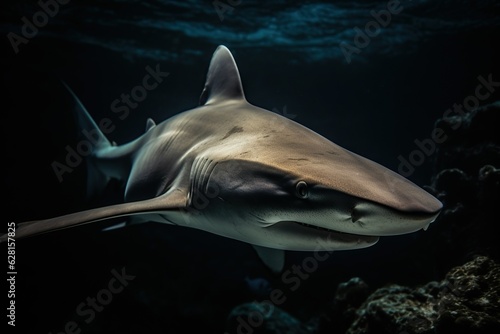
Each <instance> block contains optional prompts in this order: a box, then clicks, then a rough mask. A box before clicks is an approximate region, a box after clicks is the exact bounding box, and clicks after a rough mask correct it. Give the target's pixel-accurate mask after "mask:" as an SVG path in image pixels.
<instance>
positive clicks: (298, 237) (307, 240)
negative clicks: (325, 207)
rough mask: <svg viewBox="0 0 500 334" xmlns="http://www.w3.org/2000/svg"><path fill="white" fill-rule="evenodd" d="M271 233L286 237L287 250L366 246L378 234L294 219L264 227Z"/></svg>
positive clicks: (339, 248)
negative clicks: (317, 224) (333, 227)
mask: <svg viewBox="0 0 500 334" xmlns="http://www.w3.org/2000/svg"><path fill="white" fill-rule="evenodd" d="M266 229H267V230H268V231H270V232H272V233H276V234H279V235H280V236H281V237H285V236H286V238H287V239H288V241H289V242H290V244H293V246H292V247H287V249H288V250H298V251H313V250H317V249H318V246H319V247H320V248H321V249H323V250H347V249H358V248H366V247H369V246H372V245H374V244H375V243H377V241H378V240H379V237H378V236H371V235H358V234H351V233H346V232H341V231H336V230H332V229H328V228H325V227H321V226H316V225H312V224H307V223H303V222H296V221H280V222H277V223H275V224H273V225H270V226H268V227H266Z"/></svg>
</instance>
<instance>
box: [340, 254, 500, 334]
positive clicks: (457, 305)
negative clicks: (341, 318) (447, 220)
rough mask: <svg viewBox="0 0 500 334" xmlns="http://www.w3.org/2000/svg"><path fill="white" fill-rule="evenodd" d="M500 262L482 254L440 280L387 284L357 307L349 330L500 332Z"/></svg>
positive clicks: (359, 333)
mask: <svg viewBox="0 0 500 334" xmlns="http://www.w3.org/2000/svg"><path fill="white" fill-rule="evenodd" d="M499 288H500V265H499V264H498V263H496V262H494V261H493V260H491V259H489V258H488V257H484V256H479V257H477V258H475V259H474V260H473V261H471V262H468V263H466V264H464V265H463V266H460V267H456V268H454V269H452V270H451V271H450V272H449V273H448V274H447V275H446V278H445V279H444V280H443V281H441V282H430V283H427V284H426V285H424V286H421V287H417V288H415V289H412V288H409V287H403V286H399V285H389V286H386V287H383V288H380V289H378V290H376V291H375V292H374V293H373V294H372V295H370V296H369V297H368V299H367V300H366V301H365V302H364V303H363V305H362V306H361V307H360V308H359V309H358V310H357V312H356V313H357V319H356V320H355V321H354V322H353V323H352V325H351V327H350V328H349V329H348V331H347V333H349V334H373V333H406V334H413V333H415V334H417V333H418V334H424V333H433V334H440V333H493V332H497V333H498V332H500V289H499Z"/></svg>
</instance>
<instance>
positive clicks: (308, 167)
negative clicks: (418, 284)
mask: <svg viewBox="0 0 500 334" xmlns="http://www.w3.org/2000/svg"><path fill="white" fill-rule="evenodd" d="M75 99H76V101H77V103H78V104H79V105H80V109H81V110H80V117H81V119H82V120H83V121H82V122H81V124H83V127H86V128H87V129H89V130H92V131H96V132H98V134H99V143H98V144H97V145H96V148H95V150H94V152H93V155H92V157H91V158H90V159H91V160H90V162H89V165H88V166H89V168H91V169H93V173H90V174H93V175H99V176H101V177H100V178H97V179H99V180H101V181H99V182H103V180H104V181H105V180H108V179H109V178H117V179H120V180H122V181H123V182H125V184H126V188H125V194H124V200H125V203H123V204H118V205H113V206H108V207H104V208H98V209H92V210H88V211H84V212H79V213H74V214H70V215H66V216H62V217H58V218H53V219H47V220H41V221H35V222H27V223H22V224H19V226H18V230H17V237H24V236H30V235H36V234H40V233H45V232H49V231H53V230H58V229H63V228H68V227H72V226H77V225H81V224H86V223H91V222H97V221H103V220H107V219H109V218H113V217H120V216H126V217H128V219H129V222H132V223H141V222H160V223H168V224H175V225H181V226H187V227H192V228H196V229H200V230H204V231H207V232H211V233H214V234H217V235H221V236H224V237H228V238H232V239H236V240H240V241H243V242H247V243H250V244H252V245H255V246H261V247H264V248H263V249H268V248H270V249H277V250H299V251H313V250H325V251H331V250H346V249H358V248H363V247H368V246H371V245H373V244H375V243H376V242H377V241H378V239H379V237H380V236H391V235H398V234H405V233H410V232H414V231H417V230H420V229H426V228H427V226H428V225H429V224H430V223H431V222H433V221H434V220H435V219H436V217H437V216H438V214H439V212H440V210H441V208H442V204H441V203H440V202H439V201H438V200H437V199H436V198H434V197H433V196H432V195H430V194H429V193H427V192H426V191H424V190H423V189H421V188H420V187H418V186H416V185H415V184H413V183H412V182H410V181H408V180H407V179H405V178H403V177H402V176H400V175H399V174H396V173H394V172H392V171H390V170H389V169H387V168H385V167H383V166H381V165H379V164H377V163H375V162H373V161H370V160H368V159H365V158H363V157H361V156H359V155H356V154H354V153H352V152H349V151H347V150H345V149H343V148H342V147H340V146H338V145H336V144H334V143H332V142H331V141H329V140H328V139H326V138H324V137H322V136H321V135H319V134H317V133H315V132H314V131H312V130H310V129H308V128H306V127H304V126H302V125H300V124H298V123H296V122H294V121H292V120H290V119H287V118H285V117H282V116H280V115H278V114H276V113H273V112H270V111H267V110H264V109H261V108H258V107H256V106H254V105H252V104H250V103H249V102H248V101H247V100H246V98H245V96H244V93H243V89H242V85H241V80H240V76H239V72H238V69H237V66H236V63H235V61H234V59H233V57H232V55H231V53H230V51H229V50H228V49H227V48H226V47H224V46H219V47H218V48H217V50H216V51H215V53H214V55H213V57H212V61H211V63H210V67H209V70H208V75H207V81H206V84H205V88H204V90H203V93H202V96H201V101H200V102H201V105H200V106H199V107H197V108H195V109H192V110H188V111H185V112H183V113H180V114H178V115H176V116H174V117H172V118H170V119H168V120H166V121H164V122H162V123H160V124H158V125H155V124H154V122H152V121H151V120H148V125H147V130H146V133H144V135H142V136H141V137H139V138H137V139H136V140H134V141H132V142H130V143H128V144H125V145H122V146H114V145H112V144H111V143H110V142H109V141H108V140H107V139H106V138H105V137H104V135H103V134H102V133H100V131H99V130H98V129H97V127H96V126H95V123H94V122H93V121H92V119H91V118H90V116H89V115H88V113H87V112H86V111H85V109H84V108H83V106H81V104H80V102H79V101H78V100H77V98H76V97H75ZM97 179H94V180H89V182H98V181H96V180H97ZM90 186H92V184H91V185H90ZM258 252H259V254H260V255H261V256H264V257H268V258H269V257H271V258H272V257H273V256H274V255H269V253H268V254H267V255H266V254H263V253H266V252H267V251H263V252H262V249H261V251H258ZM276 258H278V260H276V261H277V262H278V263H274V264H273V263H272V262H273V260H271V261H267V262H266V263H267V264H268V265H269V266H271V267H273V268H274V269H276V268H277V269H278V270H279V267H280V266H282V264H283V263H282V262H283V260H282V259H281V256H276ZM276 261H275V262H276ZM270 262H271V263H270Z"/></svg>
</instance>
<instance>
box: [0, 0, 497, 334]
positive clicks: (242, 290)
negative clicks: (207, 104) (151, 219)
mask: <svg viewBox="0 0 500 334" xmlns="http://www.w3.org/2000/svg"><path fill="white" fill-rule="evenodd" d="M214 3H215V5H214ZM57 7H58V8H56V7H55V6H54V5H53V6H52V7H50V8H49V9H48V10H46V11H49V12H50V13H52V14H53V17H51V16H50V15H45V16H44V15H43V14H39V13H40V11H41V10H42V8H41V7H40V5H39V4H37V2H35V1H9V2H3V3H2V10H1V13H0V18H1V21H0V30H1V32H2V35H3V36H4V38H2V44H1V49H0V51H1V53H0V60H1V67H2V84H3V88H2V91H1V92H2V103H3V106H4V108H2V110H3V117H4V121H3V122H2V130H3V131H2V132H3V135H4V143H5V144H4V160H3V161H4V164H3V165H4V170H5V172H4V178H3V180H4V191H5V195H6V197H7V201H6V204H5V205H4V206H3V208H4V222H7V221H15V222H22V221H26V220H33V219H39V218H49V217H53V216H57V215H61V214H65V213H70V212H75V211H78V210H83V209H87V208H91V207H95V206H99V205H104V204H109V203H116V202H119V201H120V200H121V197H120V196H121V193H122V192H123V188H122V186H121V185H119V184H116V185H113V186H112V187H111V189H107V192H106V194H105V196H103V197H102V198H100V199H97V200H94V201H93V202H88V201H86V200H85V196H84V195H85V179H86V169H85V165H84V164H81V165H79V166H78V167H76V168H74V170H73V171H72V172H71V173H68V174H66V175H65V177H64V182H59V181H58V179H57V177H56V175H55V174H54V172H53V170H52V168H51V163H52V162H53V161H55V160H57V161H62V160H64V159H65V156H66V154H67V151H66V149H65V147H66V146H67V145H70V146H71V145H74V144H75V143H77V135H78V129H77V128H76V124H75V122H74V120H73V116H72V112H71V110H70V106H71V103H70V99H69V97H68V96H67V94H66V93H65V91H64V89H63V88H62V86H61V85H60V80H61V79H62V80H64V81H65V82H66V83H67V84H68V85H69V86H70V87H72V89H73V90H74V91H75V93H76V94H77V95H78V96H79V97H80V99H81V101H82V102H83V104H84V105H85V106H86V108H87V109H88V110H89V112H90V113H91V114H92V116H93V117H94V118H95V119H96V120H100V119H103V118H109V119H110V120H111V121H112V123H113V125H115V129H114V130H113V131H112V132H111V133H110V134H109V135H108V137H109V139H110V140H114V141H116V142H117V143H119V144H122V143H125V142H127V141H129V140H132V139H134V138H136V137H137V136H139V135H140V134H142V133H143V131H144V127H145V124H146V119H147V118H148V117H151V118H153V119H154V120H156V121H157V122H160V121H162V120H164V119H167V118H168V117H170V116H172V115H175V114H177V113H179V112H180V111H183V110H187V109H191V108H194V107H196V106H197V104H198V99H199V95H200V93H201V90H202V88H203V85H204V80H205V75H206V71H207V68H208V64H209V61H210V57H211V55H212V53H213V51H214V50H215V49H216V47H217V46H218V45H220V44H223V45H226V46H227V47H228V48H229V49H230V50H231V52H232V53H233V55H234V57H235V59H236V62H237V64H238V67H239V69H240V73H241V77H242V82H243V87H244V89H245V94H246V97H247V99H248V100H249V101H250V102H251V103H253V104H255V105H257V106H260V107H263V108H266V109H269V110H273V111H275V112H279V113H281V114H284V115H286V116H288V117H290V118H293V119H294V120H295V121H297V122H299V123H301V124H303V125H305V126H307V127H309V128H311V129H313V130H314V131H316V132H318V133H320V134H322V135H324V136H325V137H327V138H328V139H330V140H332V141H334V142H335V143H337V144H339V145H341V146H343V147H345V148H347V149H349V150H351V151H354V152H356V153H358V154H360V155H363V156H365V157H367V158H370V159H372V160H374V161H377V162H379V163H381V164H383V165H385V166H387V167H388V168H390V169H392V170H395V171H401V169H400V168H401V161H402V159H405V160H409V159H410V157H411V154H412V152H414V151H415V150H421V148H419V146H418V144H417V143H416V141H419V142H422V141H425V140H426V139H429V138H432V136H431V133H432V129H433V125H434V123H435V121H436V120H437V119H439V118H441V117H443V114H444V113H445V112H446V110H447V109H449V108H452V107H453V105H454V104H456V103H459V104H460V103H464V99H465V98H466V97H468V96H471V95H474V94H475V89H476V87H477V86H478V84H479V83H480V82H481V81H480V79H478V78H479V77H483V78H487V77H488V76H489V75H490V76H492V77H493V79H494V80H496V81H500V71H499V64H498V59H500V51H499V49H498V48H496V47H495V46H496V44H498V36H499V33H500V20H499V14H500V13H499V12H500V7H499V4H498V2H496V1H475V2H469V1H430V0H429V1H401V3H396V2H386V1H350V2H348V1H340V2H326V1H324V2H323V1H306V2H303V3H301V4H290V3H287V2H285V1H268V2H265V3H262V2H256V1H245V0H241V1H220V2H211V1H205V2H202V1H180V2H175V1H133V0H129V1H118V0H115V1H76V0H72V1H69V2H68V3H67V4H64V5H63V4H59V5H58V6H57ZM47 8H48V7H47ZM23 17H24V18H25V19H23ZM34 19H35V21H34ZM45 19H46V20H45ZM37 20H38V21H37ZM27 21H28V22H30V23H31V24H34V25H35V27H36V30H37V31H36V32H34V30H32V29H31V30H30V28H29V27H26V22H27ZM45 21H46V22H45ZM37 22H38V24H35V23H37ZM37 25H38V26H37ZM23 27H24V28H23ZM377 27H378V28H377ZM23 33H24V34H23ZM14 34H15V36H14ZM147 66H150V67H151V68H155V67H156V66H159V67H160V68H161V70H162V71H165V72H168V73H169V75H168V77H166V78H165V80H164V81H163V82H161V83H160V84H159V85H158V87H157V88H155V89H154V90H151V91H149V92H148V95H147V98H145V99H144V100H143V101H141V102H140V103H138V104H137V106H136V107H134V108H131V109H130V113H129V114H128V115H127V116H126V117H124V118H123V119H120V117H119V116H120V114H119V113H115V112H113V102H114V101H115V100H116V99H120V97H121V94H123V93H130V91H131V89H132V88H133V87H135V86H137V85H139V84H141V82H142V81H141V80H142V79H143V77H144V75H145V74H146V73H147V70H146V67H147ZM495 94H496V95H495ZM495 99H498V94H497V92H494V94H491V96H489V97H488V98H487V99H485V100H484V101H483V100H482V101H481V103H482V104H488V103H491V102H494V101H495ZM413 167H414V168H413V170H412V171H411V173H408V175H405V176H408V178H409V179H410V180H412V181H413V182H415V183H417V184H418V185H420V186H425V185H430V184H431V182H432V177H433V175H435V173H436V171H437V170H436V168H437V167H436V165H435V155H434V152H430V154H429V155H428V156H426V157H425V159H423V161H422V162H419V163H418V165H415V164H413ZM497 168H498V166H497ZM432 233H433V232H432V227H431V228H430V229H429V231H427V232H423V231H421V232H417V233H415V234H412V235H408V236H399V237H392V238H383V239H382V240H381V241H380V243H379V244H378V245H376V246H374V247H372V248H368V249H365V250H357V251H347V252H338V253H334V254H333V255H332V256H331V257H329V258H328V259H327V260H325V261H324V262H321V263H320V264H319V268H318V269H317V270H315V271H314V273H312V274H311V275H310V276H308V278H307V279H305V280H303V281H302V283H301V286H300V289H298V290H297V291H293V293H289V294H288V295H287V296H288V299H287V302H286V303H285V304H284V305H282V308H283V309H285V310H287V311H289V312H290V313H292V314H294V315H295V316H297V317H299V318H301V319H309V318H310V317H311V316H313V315H315V314H316V312H318V311H317V310H318V309H320V308H321V305H324V304H328V303H329V302H330V301H331V299H332V296H333V294H334V292H335V289H336V286H337V284H338V283H340V282H342V281H345V280H347V279H349V278H351V277H354V276H360V277H362V278H363V279H364V280H365V281H367V282H368V283H369V285H370V286H371V287H373V288H376V287H380V286H383V285H384V284H387V283H400V284H422V283H425V282H427V281H429V280H438V279H441V278H442V275H443V274H444V273H445V272H446V271H447V270H448V269H449V268H450V267H451V266H453V265H455V264H456V263H455V260H453V261H452V260H450V261H447V260H446V259H444V260H443V259H439V261H433V259H434V258H435V253H434V252H435V248H436V244H435V243H434V242H436V238H433V237H432ZM428 240H433V241H432V242H431V241H428ZM307 256H308V254H307V253H291V254H289V256H288V258H287V265H288V266H291V265H293V264H294V263H301V261H302V260H303V259H304V258H305V257H307ZM17 263H18V278H17V280H18V285H17V288H18V293H17V299H16V301H17V303H18V309H17V322H18V324H19V327H18V328H21V329H23V328H24V329H26V330H34V329H36V330H37V331H38V332H46V333H48V332H50V331H52V332H53V333H56V332H57V333H59V332H60V331H63V330H64V326H65V325H66V324H67V323H68V322H70V321H74V322H75V323H76V324H77V326H78V328H79V329H81V330H82V333H99V332H105V331H106V332H121V333H128V332H130V333H132V332H150V333H177V332H186V331H189V330H193V329H196V330H200V329H203V330H205V331H206V332H209V333H221V332H222V331H223V329H224V326H225V320H226V318H227V315H228V314H229V312H230V310H231V309H232V308H234V307H235V306H237V305H238V304H240V303H243V302H246V301H252V300H254V299H259V298H262V291H260V290H259V291H256V289H253V288H252V287H249V285H248V283H247V281H246V280H245V278H251V279H254V278H255V279H257V278H258V279H265V280H266V281H268V282H269V284H270V285H271V286H272V287H282V288H283V289H284V290H285V291H289V288H290V286H289V285H287V284H286V283H284V282H283V280H282V279H281V277H280V276H276V275H273V274H271V273H270V272H269V271H268V270H267V269H266V268H265V267H264V266H262V264H261V263H260V261H259V260H258V259H257V257H256V256H255V254H254V252H253V250H252V249H251V248H250V247H249V246H248V245H246V244H242V243H239V242H236V241H233V240H228V239H223V238H220V237H217V236H214V235H209V234H207V233H204V232H200V231H195V230H190V229H184V228H178V227H170V226H156V225H142V226H134V227H131V228H129V229H123V230H118V231H115V232H109V233H106V234H102V233H99V232H98V229H96V228H93V227H91V226H88V227H82V228H80V229H75V230H68V231H64V232H58V233H54V234H52V235H47V236H44V237H40V238H33V239H30V240H22V241H19V242H18V244H17ZM121 268H126V270H127V272H128V273H130V275H133V276H135V277H136V278H134V279H133V280H132V281H131V282H130V285H129V286H126V287H125V288H124V290H123V292H120V293H119V294H116V295H113V297H112V298H113V299H112V301H111V302H110V303H109V305H108V306H106V307H105V308H104V309H103V310H102V312H96V315H95V318H92V320H91V321H89V322H88V323H87V322H86V321H85V320H86V319H87V318H86V317H81V316H80V314H79V313H78V312H77V311H76V310H77V307H78V305H79V304H80V303H81V302H84V301H86V298H87V297H91V298H92V297H95V296H96V295H97V294H98V292H99V291H101V289H103V288H105V287H106V286H107V284H108V282H109V281H110V279H111V278H112V277H113V274H112V270H113V269H116V270H118V271H120V270H121Z"/></svg>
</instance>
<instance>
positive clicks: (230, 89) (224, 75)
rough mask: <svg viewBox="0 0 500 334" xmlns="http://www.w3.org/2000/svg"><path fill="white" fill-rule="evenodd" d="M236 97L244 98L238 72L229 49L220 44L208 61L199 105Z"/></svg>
mask: <svg viewBox="0 0 500 334" xmlns="http://www.w3.org/2000/svg"><path fill="white" fill-rule="evenodd" d="M236 99H243V100H244V99H245V94H244V93H243V87H242V86H241V79H240V73H239V71H238V67H237V66H236V62H235V61H234V58H233V55H232V54H231V52H230V51H229V49H228V48H226V47H225V46H224V45H220V46H219V47H218V48H217V50H215V52H214V54H213V56H212V60H211V61H210V67H209V68H208V73H207V81H206V82H205V87H204V88H203V92H202V93H201V97H200V105H203V104H208V103H217V102H221V101H224V100H236Z"/></svg>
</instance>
